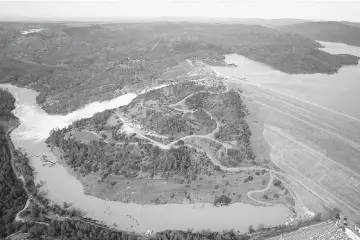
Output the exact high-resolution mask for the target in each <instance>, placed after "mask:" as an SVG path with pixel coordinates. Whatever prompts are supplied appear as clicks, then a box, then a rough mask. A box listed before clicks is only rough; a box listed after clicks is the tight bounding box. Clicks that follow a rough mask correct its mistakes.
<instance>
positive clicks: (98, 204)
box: [0, 85, 290, 233]
mask: <svg viewBox="0 0 360 240" xmlns="http://www.w3.org/2000/svg"><path fill="white" fill-rule="evenodd" d="M0 87H4V88H6V89H8V90H9V91H10V92H11V93H12V94H13V96H14V97H15V99H16V104H15V105H16V108H15V110H14V112H13V113H14V114H15V116H17V117H18V118H19V119H20V122H21V124H20V126H19V127H18V128H17V129H15V130H14V131H13V132H12V134H11V139H12V141H13V143H14V145H15V147H16V148H22V149H23V150H24V151H25V152H26V153H27V154H28V156H29V158H30V161H31V164H32V166H33V167H34V169H35V182H36V183H40V182H41V183H43V185H42V187H41V190H42V191H44V192H46V193H47V198H48V199H50V200H52V201H53V202H55V203H57V204H60V205H61V204H63V202H67V203H70V204H71V205H72V207H75V208H78V209H81V210H82V211H84V212H85V215H86V217H90V218H93V219H95V220H98V221H101V222H103V223H104V224H106V225H108V226H117V227H116V228H118V229H120V230H128V231H134V232H139V233H143V232H145V231H146V230H148V229H152V230H154V231H163V230H167V229H174V230H188V229H193V230H203V229H211V230H213V231H222V230H227V229H234V230H236V231H240V232H242V233H244V232H247V231H248V228H249V225H253V226H254V227H257V226H258V225H260V224H264V225H265V226H268V225H272V226H274V225H278V224H284V223H285V222H286V221H287V218H288V216H289V215H290V211H289V209H288V208H286V207H285V206H284V205H275V206H271V207H257V206H252V205H248V204H243V203H234V204H230V205H229V206H226V207H215V206H213V205H212V204H200V203H199V204H165V205H139V204H134V203H120V202H115V201H107V200H103V199H99V198H96V197H93V196H89V195H85V194H84V191H83V186H82V184H81V183H80V182H79V181H78V180H77V179H76V178H75V177H74V176H72V175H70V174H69V172H68V171H67V170H66V169H65V167H64V166H62V165H61V164H59V163H57V164H55V165H54V166H51V167H50V166H49V165H48V164H46V163H44V162H42V157H43V156H46V157H47V160H49V161H51V162H57V159H56V157H55V156H54V154H53V153H52V152H51V150H50V149H49V148H48V147H47V145H46V143H45V139H46V138H47V137H48V136H49V133H50V131H51V130H52V129H55V128H59V129H61V128H64V127H66V126H68V125H69V124H71V123H72V122H74V121H76V120H79V119H81V118H88V117H91V116H93V115H94V114H95V113H96V112H101V111H104V110H106V109H111V108H116V107H120V106H123V105H126V104H129V103H130V102H131V100H132V99H134V98H135V97H136V94H131V93H130V94H126V95H123V96H120V97H118V98H116V99H113V100H111V101H106V102H101V103H98V102H97V103H92V104H89V105H86V106H85V107H84V108H82V109H79V110H77V111H74V112H72V113H69V114H67V115H49V114H47V113H46V112H45V111H43V110H42V109H41V108H40V107H39V106H38V105H37V103H36V96H37V93H36V92H35V91H33V90H30V89H26V88H19V87H15V86H12V85H0ZM114 224H116V225H114Z"/></svg>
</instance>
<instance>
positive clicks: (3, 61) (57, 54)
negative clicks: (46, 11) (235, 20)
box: [0, 23, 348, 113]
mask: <svg viewBox="0 0 360 240" xmlns="http://www.w3.org/2000/svg"><path fill="white" fill-rule="evenodd" d="M35 26H36V27H37V28H43V29H44V30H42V31H40V32H37V33H29V34H26V35H24V34H21V32H22V31H23V30H27V29H29V28H33V27H35ZM0 40H1V42H2V44H0V53H1V57H0V82H6V83H9V82H10V83H13V84H16V85H20V86H28V87H30V88H33V89H36V90H37V91H39V92H40V95H39V96H38V98H37V101H38V103H40V104H41V105H42V107H43V108H44V109H45V110H46V111H48V112H50V113H65V112H69V111H72V110H75V109H77V108H79V107H80V106H83V105H84V104H86V103H89V102H93V101H97V100H100V101H101V100H105V99H111V98H113V97H115V96H118V95H121V94H122V92H124V91H128V90H132V91H133V90H136V89H141V88H143V86H149V85H152V84H156V82H157V81H156V80H157V78H158V77H159V75H161V74H162V73H163V72H164V71H166V70H167V69H169V68H170V67H173V66H175V65H177V64H178V63H180V62H182V61H183V60H185V59H195V58H197V59H212V60H216V61H217V62H219V61H220V62H221V61H222V60H223V59H224V57H223V54H226V53H236V52H237V53H239V54H242V55H244V56H246V57H248V58H250V59H254V60H256V61H259V62H263V63H265V64H268V65H270V66H272V67H274V68H276V69H279V70H282V71H284V72H287V73H313V72H319V73H334V72H336V71H337V70H338V69H339V68H340V67H341V66H342V65H343V64H344V63H343V62H339V61H338V60H337V57H336V56H333V55H330V54H328V55H327V56H326V59H325V60H324V59H317V56H314V55H312V54H311V51H312V50H313V49H315V48H318V47H320V44H318V43H317V42H315V41H313V40H311V39H309V38H306V37H302V36H300V35H297V34H293V33H286V32H283V31H280V30H276V29H270V28H266V27H262V26H254V25H241V24H224V25H223V24H195V23H142V24H136V23H117V24H101V25H100V24H99V25H97V24H83V25H80V24H79V25H74V26H72V25H71V24H44V25H42V24H37V25H34V24H5V25H4V26H3V27H2V28H1V35H0ZM258 48H260V49H262V50H261V51H260V52H259V51H258V50H256V49H258ZM299 48H300V49H302V50H301V51H299V50H297V49H299ZM309 59H312V60H311V61H310V62H309ZM333 63H335V64H333ZM346 64H348V63H346ZM121 89H123V90H122V91H120V90H121ZM114 90H117V91H114Z"/></svg>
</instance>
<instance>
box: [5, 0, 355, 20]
mask: <svg viewBox="0 0 360 240" xmlns="http://www.w3.org/2000/svg"><path fill="white" fill-rule="evenodd" d="M359 12H360V0H356V1H355V0H353V1H338V0H312V1H310V0H272V1H269V0H110V1H109V0H108V1H84V0H78V1H71V0H65V1H48V0H42V1H26V2H25V1H16V0H15V1H0V20H3V21H4V20H5V21H6V20H9V21H16V20H19V21H24V20H25V21H26V20H29V21H31V20H34V21H36V20H48V21H51V20H53V21H56V20H62V21H66V20H69V21H92V20H93V21H107V20H108V21H111V20H117V19H122V20H125V19H129V20H131V19H141V18H142V19H144V18H145V19H150V18H169V19H170V18H183V19H186V18H219V19H224V18H225V19H227V18H237V19H286V18H291V19H307V20H325V21H353V22H360V15H359V14H358V13H359Z"/></svg>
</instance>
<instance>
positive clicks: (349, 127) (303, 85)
mask: <svg viewBox="0 0 360 240" xmlns="http://www.w3.org/2000/svg"><path fill="white" fill-rule="evenodd" d="M321 44H323V45H324V46H325V48H324V49H323V50H325V51H328V52H330V53H349V54H353V55H357V56H360V48H359V47H351V46H348V45H346V44H338V43H326V42H321ZM226 61H227V62H228V63H235V64H236V65H238V67H236V68H230V67H212V69H213V70H215V71H217V72H218V73H220V74H222V75H226V76H228V77H230V78H229V82H231V83H232V84H233V85H235V86H238V87H240V88H242V89H243V90H244V96H247V99H249V100H251V101H253V102H254V103H256V104H258V105H259V106H260V107H261V112H262V113H263V115H264V116H265V117H264V118H265V124H264V125H265V127H264V137H265V138H266V140H267V142H268V143H269V145H270V147H271V152H270V156H271V159H272V161H273V162H274V163H275V164H277V165H278V166H279V167H280V168H282V169H283V170H285V171H286V172H288V173H289V175H290V176H292V177H293V178H294V179H295V180H297V181H299V182H300V183H302V184H303V185H304V186H306V187H307V188H308V189H309V190H310V191H312V192H313V193H315V194H316V195H317V196H318V197H319V198H320V199H322V200H323V201H324V202H325V203H326V204H327V205H330V206H336V207H338V208H340V209H342V210H343V211H344V212H345V213H346V214H348V215H350V216H352V217H354V218H355V219H359V218H360V160H359V159H360V120H359V119H360V108H359V106H360V97H359V96H360V65H357V66H347V67H343V68H341V69H340V70H339V72H338V73H337V74H334V75H325V74H311V75H289V74H285V73H282V72H279V71H277V70H274V69H272V68H270V67H268V66H265V65H263V64H260V63H257V62H254V61H251V60H249V59H246V58H244V57H242V56H239V55H236V54H232V55H227V56H226Z"/></svg>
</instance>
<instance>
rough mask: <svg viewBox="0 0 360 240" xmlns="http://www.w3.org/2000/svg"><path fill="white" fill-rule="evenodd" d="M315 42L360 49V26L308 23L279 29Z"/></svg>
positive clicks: (338, 23)
mask: <svg viewBox="0 0 360 240" xmlns="http://www.w3.org/2000/svg"><path fill="white" fill-rule="evenodd" d="M279 29H280V30H283V31H287V32H294V33H297V34H300V35H302V36H305V37H308V38H311V39H313V40H320V41H327V42H339V43H346V44H348V45H353V46H358V47H360V24H358V23H349V22H306V23H297V24H292V25H287V26H282V27H279Z"/></svg>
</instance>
